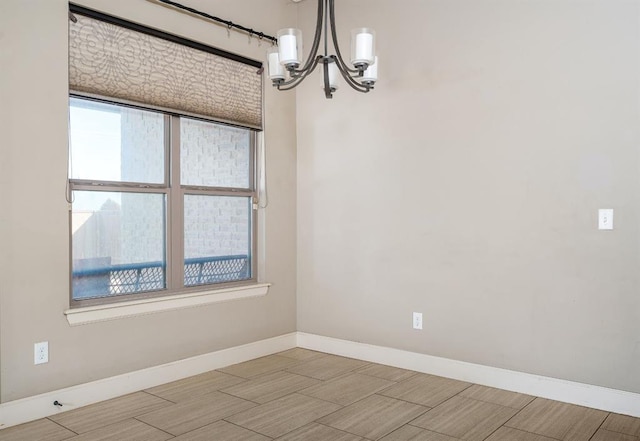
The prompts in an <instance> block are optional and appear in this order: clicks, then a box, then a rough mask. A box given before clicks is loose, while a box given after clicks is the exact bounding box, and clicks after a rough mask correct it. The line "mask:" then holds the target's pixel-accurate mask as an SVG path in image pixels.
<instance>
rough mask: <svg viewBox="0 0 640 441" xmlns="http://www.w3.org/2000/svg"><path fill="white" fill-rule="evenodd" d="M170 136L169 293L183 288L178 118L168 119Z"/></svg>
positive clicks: (181, 193) (182, 235)
mask: <svg viewBox="0 0 640 441" xmlns="http://www.w3.org/2000/svg"><path fill="white" fill-rule="evenodd" d="M168 118H169V120H170V127H171V130H170V132H171V134H170V145H169V148H170V150H171V152H170V157H171V162H170V166H169V217H170V224H169V227H168V231H167V234H168V248H169V250H168V251H169V252H170V255H169V262H170V265H169V271H170V275H169V280H170V281H171V283H170V285H169V286H168V288H169V290H171V291H180V290H182V289H183V288H184V191H183V190H182V187H181V185H180V118H179V117H177V116H170V117H168Z"/></svg>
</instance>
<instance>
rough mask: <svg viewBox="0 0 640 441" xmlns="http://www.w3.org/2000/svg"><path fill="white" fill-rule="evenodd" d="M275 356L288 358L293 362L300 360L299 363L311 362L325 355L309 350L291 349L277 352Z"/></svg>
mask: <svg viewBox="0 0 640 441" xmlns="http://www.w3.org/2000/svg"><path fill="white" fill-rule="evenodd" d="M276 355H280V356H282V357H289V358H293V359H295V360H300V361H307V360H312V359H314V358H318V357H324V356H325V355H327V354H324V353H322V352H317V351H312V350H309V349H303V348H293V349H289V350H288V351H283V352H278V353H277V354H276Z"/></svg>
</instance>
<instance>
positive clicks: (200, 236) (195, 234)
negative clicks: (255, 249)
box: [184, 195, 251, 286]
mask: <svg viewBox="0 0 640 441" xmlns="http://www.w3.org/2000/svg"><path fill="white" fill-rule="evenodd" d="M184 257H185V262H184V284H185V286H193V285H204V284H208V283H220V282H231V281H235V280H244V279H250V278H251V198H248V197H230V196H200V195H186V196H185V197H184Z"/></svg>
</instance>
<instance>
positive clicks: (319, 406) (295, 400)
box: [226, 393, 340, 438]
mask: <svg viewBox="0 0 640 441" xmlns="http://www.w3.org/2000/svg"><path fill="white" fill-rule="evenodd" d="M338 409H340V406H338V405H337V404H333V403H328V402H326V401H322V400H318V399H317V398H312V397H307V396H305V395H300V394H297V393H295V394H291V395H287V396H286V397H283V398H280V399H278V400H275V401H270V402H268V403H266V404H261V405H260V406H257V407H254V408H253V409H249V410H247V411H245V412H241V413H239V414H237V415H233V416H231V417H229V418H227V419H226V420H227V421H229V422H231V423H234V424H237V425H239V426H242V427H245V428H247V429H249V430H253V431H254V432H258V433H262V434H263V435H267V436H270V437H272V438H276V437H278V436H282V435H284V434H286V433H289V432H291V431H293V430H295V429H297V428H299V427H302V426H304V425H306V424H309V423H310V422H312V421H314V420H316V419H318V418H320V417H323V416H324V415H328V414H330V413H331V412H334V411H336V410H338Z"/></svg>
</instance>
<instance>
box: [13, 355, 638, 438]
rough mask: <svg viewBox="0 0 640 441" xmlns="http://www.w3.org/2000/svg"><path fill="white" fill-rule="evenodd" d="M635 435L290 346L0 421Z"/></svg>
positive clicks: (303, 432) (579, 413)
mask: <svg viewBox="0 0 640 441" xmlns="http://www.w3.org/2000/svg"><path fill="white" fill-rule="evenodd" d="M273 439H275V440H280V441H366V440H382V441H459V440H467V441H483V440H487V441H640V418H632V417H628V416H624V415H616V414H611V413H608V412H603V411H600V410H594V409H589V408H586V407H580V406H574V405H570V404H564V403H560V402H556V401H550V400H546V399H543V398H535V397H532V396H528V395H522V394H517V393H513V392H507V391H504V390H498V389H492V388H489V387H484V386H479V385H475V384H470V383H465V382H462V381H456V380H451V379H447V378H442V377H436V376H433V375H426V374H421V373H417V372H412V371H407V370H403V369H398V368H394V367H389V366H383V365H379V364H375V363H367V362H364V361H359V360H353V359H350V358H345V357H338V356H335V355H328V354H323V353H320V352H314V351H309V350H306V349H300V348H296V349H291V350H289V351H285V352H281V353H279V354H275V355H270V356H267V357H262V358H259V359H256V360H252V361H247V362H245V363H240V364H237V365H234V366H228V367H225V368H223V369H219V370H217V371H212V372H207V373H204V374H201V375H197V376H195V377H191V378H186V379H184V380H179V381H175V382H173V383H169V384H164V385H161V386H157V387H153V388H151V389H147V390H144V391H140V392H136V393H133V394H129V395H126V396H124V397H119V398H115V399H113V400H109V401H104V402H101V403H96V404H93V405H91V406H86V407H82V408H79V409H74V410H70V411H68V412H61V413H59V414H57V415H55V416H51V417H49V418H44V419H41V420H37V421H33V422H31V423H27V424H22V425H20V426H15V427H9V428H7V429H4V430H0V441H61V440H68V441H163V440H175V441H267V440H273Z"/></svg>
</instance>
